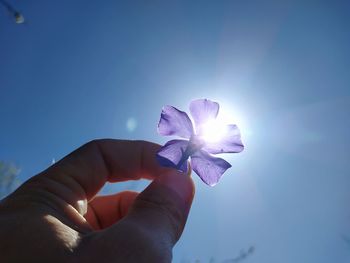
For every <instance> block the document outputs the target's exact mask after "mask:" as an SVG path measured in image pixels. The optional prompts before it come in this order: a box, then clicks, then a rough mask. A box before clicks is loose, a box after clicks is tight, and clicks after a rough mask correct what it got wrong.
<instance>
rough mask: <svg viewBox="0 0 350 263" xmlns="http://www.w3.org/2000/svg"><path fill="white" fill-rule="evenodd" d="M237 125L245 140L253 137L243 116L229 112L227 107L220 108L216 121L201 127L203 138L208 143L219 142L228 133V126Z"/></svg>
mask: <svg viewBox="0 0 350 263" xmlns="http://www.w3.org/2000/svg"><path fill="white" fill-rule="evenodd" d="M228 124H236V125H237V126H238V128H239V130H240V132H241V135H242V137H243V138H244V139H246V138H247V137H249V136H250V135H251V132H250V130H249V129H248V128H247V127H246V123H245V122H244V121H243V120H242V116H241V115H240V114H239V113H238V112H237V111H235V110H228V108H227V107H225V106H223V107H220V111H219V114H218V116H217V118H216V119H213V120H210V121H208V122H207V123H205V124H204V125H203V126H202V127H201V134H202V138H203V139H204V140H205V141H207V142H218V141H220V139H222V138H223V137H224V136H225V134H226V133H227V125H228Z"/></svg>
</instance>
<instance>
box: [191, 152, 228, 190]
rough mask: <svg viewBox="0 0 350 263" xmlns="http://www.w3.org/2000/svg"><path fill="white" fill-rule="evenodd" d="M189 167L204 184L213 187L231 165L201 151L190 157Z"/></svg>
mask: <svg viewBox="0 0 350 263" xmlns="http://www.w3.org/2000/svg"><path fill="white" fill-rule="evenodd" d="M191 166H192V169H193V170H194V171H195V172H196V174H198V176H199V177H200V178H201V179H202V181H203V182H204V183H206V184H207V185H210V186H214V185H216V184H217V182H218V181H219V180H220V177H221V176H222V174H223V173H224V172H225V171H226V170H227V169H228V168H230V167H231V164H229V163H228V162H226V161H225V160H224V159H221V158H216V157H213V156H211V155H210V154H208V153H207V152H205V151H202V150H201V151H197V152H196V153H194V154H193V155H191Z"/></svg>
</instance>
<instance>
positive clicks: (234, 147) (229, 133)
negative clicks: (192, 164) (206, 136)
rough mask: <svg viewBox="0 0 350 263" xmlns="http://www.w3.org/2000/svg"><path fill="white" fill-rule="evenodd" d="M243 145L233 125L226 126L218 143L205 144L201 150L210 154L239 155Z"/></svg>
mask: <svg viewBox="0 0 350 263" xmlns="http://www.w3.org/2000/svg"><path fill="white" fill-rule="evenodd" d="M243 149H244V145H243V143H242V140H241V133H240V131H239V129H238V127H237V125H235V124H230V125H227V126H226V132H225V134H224V136H223V138H221V139H220V140H219V141H218V142H206V143H205V145H204V147H203V150H205V151H207V152H209V153H212V154H217V153H239V152H241V151H243Z"/></svg>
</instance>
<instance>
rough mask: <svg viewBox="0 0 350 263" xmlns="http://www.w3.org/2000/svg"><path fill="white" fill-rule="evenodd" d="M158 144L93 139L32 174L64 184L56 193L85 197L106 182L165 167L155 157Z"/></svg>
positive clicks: (148, 176) (141, 175) (145, 174)
mask: <svg viewBox="0 0 350 263" xmlns="http://www.w3.org/2000/svg"><path fill="white" fill-rule="evenodd" d="M159 147H160V146H159V145H158V144H154V143H151V142H146V141H123V140H112V139H104V140H95V141H92V142H90V143H87V144H85V145H84V146H82V147H80V148H79V149H77V150H76V151H74V152H72V153H71V154H69V155H68V156H66V157H65V158H63V159H62V160H61V161H59V162H58V163H56V164H55V165H53V166H52V167H50V168H49V169H47V170H46V171H44V172H43V173H41V174H40V175H38V176H36V177H34V178H33V179H32V180H31V181H37V180H38V179H40V177H48V178H50V179H51V180H54V181H55V182H56V183H58V184H61V185H62V186H63V187H62V188H65V189H64V190H63V189H62V191H61V192H62V194H60V192H58V193H56V194H58V195H59V196H61V197H62V199H64V200H65V199H66V198H65V197H67V196H69V195H68V194H67V192H69V191H70V192H71V193H73V195H74V196H75V198H76V199H77V200H85V199H87V200H88V201H89V200H90V199H91V198H92V197H94V196H95V195H96V193H97V192H98V191H99V190H100V189H101V187H102V186H103V185H104V184H105V183H106V182H107V181H109V182H118V181H125V180H137V179H140V178H146V179H153V178H154V177H155V176H156V175H160V174H162V173H166V171H167V170H169V169H167V168H162V167H160V166H159V165H158V163H157V162H156V159H155V155H156V152H157V151H158V149H159Z"/></svg>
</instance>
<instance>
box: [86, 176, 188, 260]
mask: <svg viewBox="0 0 350 263" xmlns="http://www.w3.org/2000/svg"><path fill="white" fill-rule="evenodd" d="M193 195H194V184H193V181H192V179H191V178H190V177H189V176H188V175H186V174H182V173H179V172H177V171H175V170H171V171H169V172H168V173H166V174H164V175H161V176H158V177H157V178H156V179H155V180H154V181H153V182H152V183H151V184H150V185H149V186H148V187H147V188H146V189H145V190H144V191H143V192H141V193H140V194H139V195H138V196H137V198H136V199H135V201H134V203H133V205H132V206H131V208H130V210H129V213H128V214H127V216H126V217H124V218H123V219H121V220H120V221H119V222H118V223H116V224H114V225H112V226H111V227H109V228H106V229H104V230H102V231H98V232H95V233H93V234H92V235H88V236H86V237H85V238H84V241H85V242H82V244H81V245H82V246H81V249H82V251H84V252H85V253H84V252H83V253H82V254H81V256H82V257H83V256H85V257H87V259H89V260H90V262H95V261H93V260H94V259H96V260H98V262H171V258H172V248H173V246H174V245H175V243H176V242H177V240H178V239H179V238H180V236H181V233H182V231H183V229H184V226H185V223H186V220H187V216H188V213H189V210H190V207H191V204H192V200H193ZM91 248H93V249H91ZM102 259H103V260H102ZM101 260H102V261H101ZM96 262H97V261H96Z"/></svg>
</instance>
